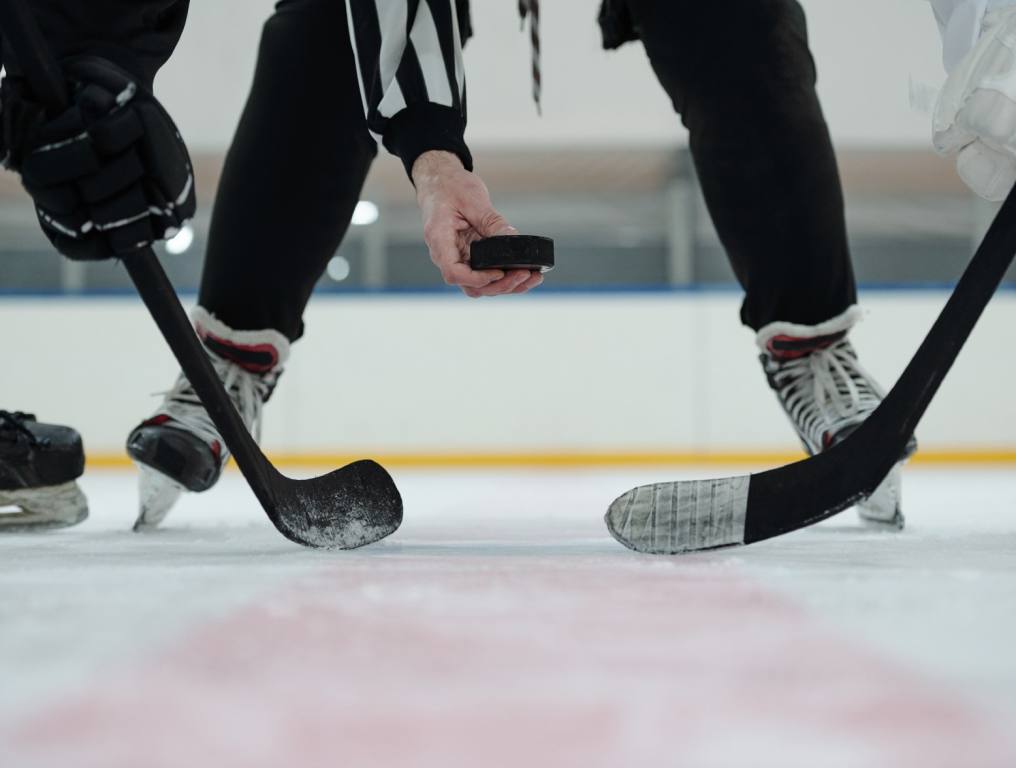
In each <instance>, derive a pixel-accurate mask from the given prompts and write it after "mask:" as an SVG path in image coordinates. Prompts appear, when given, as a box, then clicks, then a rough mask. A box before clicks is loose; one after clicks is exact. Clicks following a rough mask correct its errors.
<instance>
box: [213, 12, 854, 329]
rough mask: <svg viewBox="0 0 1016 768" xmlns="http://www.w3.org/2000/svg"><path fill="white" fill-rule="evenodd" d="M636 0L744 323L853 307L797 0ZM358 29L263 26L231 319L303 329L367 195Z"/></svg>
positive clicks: (315, 21)
mask: <svg viewBox="0 0 1016 768" xmlns="http://www.w3.org/2000/svg"><path fill="white" fill-rule="evenodd" d="M627 2H628V5H629V9H630V11H631V14H632V18H633V20H634V22H635V26H636V27H637V28H638V29H639V32H640V34H641V37H642V41H643V43H644V45H645V47H646V51H647V52H648V54H649V58H650V61H651V62H652V65H653V69H654V70H655V71H656V74H657V76H658V77H659V79H660V82H661V83H662V84H663V87H664V89H665V90H666V91H667V93H668V95H669V96H670V98H671V100H672V101H673V103H674V108H675V109H676V110H677V112H679V113H680V114H681V117H682V119H683V122H684V124H685V126H686V127H687V128H688V130H689V131H690V134H691V152H692V155H693V157H694V159H695V163H696V167H697V169H698V173H699V177H700V181H701V184H702V188H703V191H704V193H705V198H706V202H707V204H708V206H709V210H710V213H711V215H712V217H713V221H714V222H715V224H716V228H717V230H718V231H719V234H720V238H721V239H722V241H723V245H724V247H725V248H726V250H727V253H728V255H729V257H730V260H731V263H732V264H733V267H734V271H735V272H736V274H737V277H738V280H740V282H741V285H742V286H743V287H744V289H745V291H746V294H747V295H746V299H745V302H744V306H743V309H742V319H743V321H744V322H745V324H747V325H749V326H750V327H752V328H755V329H758V328H760V327H762V326H764V325H766V324H767V323H770V322H774V321H783V322H795V323H802V324H816V323H819V322H821V321H823V320H828V319H829V318H831V317H834V316H836V315H838V314H840V313H842V312H843V311H844V310H845V309H846V308H847V307H848V306H849V305H850V304H852V303H853V302H854V301H855V288H854V279H853V274H852V270H851V265H850V258H849V252H848V249H847V237H846V228H845V225H844V219H843V199H842V194H841V191H840V184H839V177H838V173H837V169H836V163H835V158H834V156H833V151H832V146H831V143H830V139H829V134H828V130H827V128H826V125H825V121H824V119H823V117H822V112H821V109H820V107H819V103H818V99H817V96H816V94H815V68H814V63H813V61H812V58H811V54H810V53H809V51H808V45H807V39H806V31H805V21H804V13H803V11H802V10H801V8H800V6H799V5H798V4H797V3H796V2H793V1H792V0H730V1H728V2H724V3H705V4H703V3H697V2H696V3H691V2H688V3H686V2H682V1H681V0H627ZM346 28H347V27H346V21H345V18H344V3H341V2H336V0H283V1H282V2H281V3H279V5H278V10H277V12H276V13H275V15H274V16H273V17H272V18H271V19H270V20H269V21H268V22H267V23H266V25H265V30H264V36H263V39H262V42H261V50H260V56H259V62H258V67H257V73H256V75H255V80H254V85H253V89H252V91H251V95H250V99H249V101H248V103H247V107H246V109H245V111H244V114H243V118H242V119H241V122H240V126H239V128H238V129H237V133H236V138H235V140H234V142H233V145H232V147H231V148H230V151H229V154H228V157H227V160H226V166H225V170H224V173H223V177H222V181H221V185H220V187H219V194H218V199H217V202H216V205H215V209H214V213H213V218H212V228H211V233H210V238H209V244H208V254H207V260H206V263H205V272H204V277H203V281H202V286H201V295H200V301H201V304H202V305H203V306H204V307H206V308H207V309H209V310H210V311H212V312H213V313H215V314H216V315H217V316H219V317H220V318H221V319H222V320H223V321H224V322H226V323H227V324H229V325H231V326H233V327H234V328H238V329H258V328H266V327H271V328H275V329H277V330H279V331H281V332H282V333H284V334H285V335H287V336H288V337H290V338H293V339H295V338H296V337H298V336H299V335H300V334H301V332H302V322H301V317H302V314H303V310H304V307H305V305H306V303H307V300H308V298H309V296H310V292H311V290H312V288H313V287H314V284H315V283H316V281H317V279H318V278H319V277H320V275H321V273H322V271H323V270H324V268H325V266H326V264H327V263H328V260H329V259H330V258H331V256H332V255H333V254H334V252H335V249H336V248H337V247H338V244H339V241H340V240H341V239H342V236H343V235H344V234H345V231H346V228H347V226H348V222H349V219H350V216H351V214H352V211H353V207H354V206H355V205H356V202H357V200H358V198H359V195H360V190H361V187H362V185H363V182H364V179H365V177H366V175H367V171H368V169H369V167H370V163H371V160H372V159H373V157H374V155H375V149H374V146H373V143H372V142H371V140H370V138H369V136H368V133H367V128H366V122H365V120H364V117H363V112H362V107H361V99H360V94H359V90H358V84H357V79H356V72H355V69H354V63H353V54H352V50H351V48H350V45H349V42H348V39H347V38H346V35H345V30H346ZM472 44H473V45H483V39H482V38H480V39H477V40H474V41H473V43H472ZM603 107H604V109H609V108H610V105H609V104H604V105H603ZM632 119H637V117H635V116H633V118H632ZM548 234H553V233H548ZM421 258H422V255H421ZM435 279H437V276H436V275H435Z"/></svg>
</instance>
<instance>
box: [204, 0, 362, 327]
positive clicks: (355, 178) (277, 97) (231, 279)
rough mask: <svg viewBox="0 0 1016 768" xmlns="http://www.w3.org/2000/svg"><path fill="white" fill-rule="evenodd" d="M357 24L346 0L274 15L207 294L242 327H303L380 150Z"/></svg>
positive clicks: (237, 142) (231, 171) (226, 180)
mask: <svg viewBox="0 0 1016 768" xmlns="http://www.w3.org/2000/svg"><path fill="white" fill-rule="evenodd" d="M347 29H348V27H347V25H346V18H345V4H344V3H342V2H341V1H337V0H283V1H282V2H280V3H278V5H277V6H276V11H275V13H274V14H273V15H272V16H271V18H269V20H268V21H267V22H266V23H265V26H264V32H263V34H262V38H261V47H260V50H259V54H258V63H257V69H256V71H255V75H254V84H253V86H252V88H251V93H250V96H249V98H248V101H247V105H246V107H245V108H244V111H243V116H242V117H241V119H240V124H239V126H238V128H237V131H236V136H235V137H234V139H233V143H232V145H231V147H230V149H229V152H228V154H227V157H226V164H225V167H224V169H223V174H222V179H221V181H220V184H219V191H218V195H217V197H216V201H215V207H214V210H213V213H212V223H211V231H210V233H209V239H208V253H207V256H206V260H205V267H204V274H203V275H202V282H201V293H200V298H199V302H200V304H201V306H203V307H204V308H205V309H207V310H208V311H210V312H212V313H213V314H214V315H216V316H217V317H218V318H219V319H220V320H222V321H223V322H225V323H226V324H227V325H228V326H230V327H231V328H234V329H236V330H258V329H264V328H273V329H275V330H277V331H280V332H281V333H283V334H284V335H285V336H287V337H289V338H290V339H296V338H298V337H299V336H300V335H301V334H302V333H303V321H302V316H303V310H304V308H305V306H306V304H307V301H308V299H309V298H310V294H311V291H312V290H313V288H314V285H315V283H316V282H317V280H318V278H319V277H320V276H321V273H322V272H323V271H324V269H325V266H326V265H327V263H328V260H329V259H330V258H331V257H332V255H333V254H334V253H335V250H336V249H337V248H338V245H339V243H340V241H341V240H342V238H343V236H344V235H345V232H346V229H347V228H348V226H349V221H350V218H351V216H352V214H353V208H354V207H355V206H356V203H357V200H358V199H359V196H360V191H361V189H362V187H363V182H364V179H365V178H366V176H367V171H368V170H369V169H370V165H371V161H372V160H373V158H374V156H375V154H376V151H377V150H376V147H375V145H374V142H373V140H372V139H371V138H370V135H369V133H368V131H367V125H366V120H365V118H364V115H363V106H362V101H361V98H360V90H359V83H358V80H357V76H356V69H355V63H354V59H353V52H352V48H351V46H350V43H349V37H348V33H347Z"/></svg>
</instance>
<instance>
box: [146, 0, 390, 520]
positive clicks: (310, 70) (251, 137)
mask: <svg viewBox="0 0 1016 768" xmlns="http://www.w3.org/2000/svg"><path fill="white" fill-rule="evenodd" d="M344 14H345V10H344V4H343V3H341V2H334V0H288V1H287V0H283V2H281V3H279V4H278V6H277V9H276V12H275V13H274V15H273V16H272V17H271V18H270V19H269V20H268V21H267V23H266V24H265V27H264V32H263V36H262V40H261V48H260V51H259V55H258V65H257V70H256V72H255V77H254V84H253V86H252V90H251V94H250V97H249V99H248V101H247V105H246V107H245V108H244V113H243V116H242V118H241V121H240V125H239V127H238V128H237V132H236V136H235V137H234V140H233V144H232V146H231V147H230V150H229V153H228V155H227V159H226V164H225V167H224V169H223V175H222V179H221V182H220V185H219V191H218V196H217V198H216V202H215V207H214V209H213V216H212V225H211V230H210V233H209V242H208V253H207V255H206V260H205V269H204V274H203V277H202V283H201V292H200V296H199V304H200V306H199V308H198V309H197V311H196V314H195V318H194V319H195V326H196V328H197V329H198V332H199V334H200V335H201V337H202V339H203V340H204V341H205V346H206V347H207V348H208V350H209V354H210V356H211V359H212V362H213V364H214V365H215V367H216V369H217V370H218V372H219V374H220V376H221V377H222V379H223V382H224V384H225V385H226V388H227V391H228V392H229V393H230V395H231V397H232V399H233V401H234V403H235V404H236V406H237V410H238V411H239V413H240V415H241V416H242V417H243V419H244V421H245V422H246V423H247V425H248V426H249V427H250V428H251V430H252V432H253V433H254V434H255V436H257V434H258V432H259V427H260V417H261V406H262V404H263V403H264V402H265V401H266V400H267V399H268V397H269V395H270V394H271V392H272V389H273V388H274V386H275V383H276V380H277V379H278V376H279V374H280V373H281V372H282V368H283V365H284V363H285V360H286V357H287V356H288V352H289V342H290V341H292V340H295V339H296V338H298V337H299V336H300V335H301V333H302V331H303V324H302V315H303V310H304V307H305V306H306V304H307V301H308V299H309V297H310V294H311V291H312V290H313V288H314V285H315V283H316V282H317V280H318V278H319V277H320V275H321V273H322V272H323V270H324V268H325V266H326V265H327V263H328V260H329V259H330V258H331V257H332V255H333V254H334V253H335V250H336V248H337V247H338V245H339V242H340V241H341V239H342V237H343V235H344V234H345V231H346V228H347V226H348V224H349V220H350V218H351V216H352V212H353V208H354V207H355V205H356V202H357V200H358V198H359V194H360V190H361V188H362V186H363V182H364V179H365V178H366V175H367V171H368V170H369V167H370V163H371V161H372V159H373V157H374V155H375V153H376V149H375V147H374V143H373V141H372V140H371V139H370V137H369V134H368V132H367V128H366V121H365V120H364V117H363V109H362V103H361V99H360V92H359V85H358V82H357V78H356V70H355V66H354V61H353V54H352V49H351V47H350V45H349V40H348V36H347V32H346V30H347V25H346V20H345V15H344ZM127 448H128V452H129V453H130V455H131V456H132V458H134V459H135V460H136V461H137V462H138V463H139V464H141V466H142V478H141V515H140V517H139V521H138V522H139V525H140V526H142V527H143V526H145V525H154V524H157V523H158V522H159V521H160V520H161V519H162V518H163V517H164V516H165V514H166V512H168V510H169V508H170V507H171V506H172V504H173V502H174V501H175V500H176V498H177V496H178V495H179V493H180V492H181V491H182V490H184V489H189V490H192V491H202V490H206V489H208V488H210V487H211V486H212V485H214V484H215V482H216V481H217V480H218V477H219V474H220V472H221V469H222V467H223V466H224V465H225V463H226V461H227V460H228V458H229V456H228V453H227V451H226V449H225V445H224V443H223V442H222V440H221V438H220V436H219V434H218V432H217V430H216V429H215V427H214V425H213V424H212V423H211V420H210V419H209V418H208V415H207V413H206V412H205V410H204V408H203V407H202V406H201V404H200V402H199V400H198V398H197V397H196V395H195V394H194V392H193V390H192V389H191V388H190V385H189V383H188V382H187V380H186V379H185V378H183V377H182V376H181V378H180V379H179V380H178V381H177V384H176V385H175V386H174V387H173V389H172V390H171V391H170V392H169V393H168V394H167V396H166V398H165V400H164V401H163V403H162V406H161V407H160V408H159V410H158V411H157V412H156V413H155V414H154V415H153V416H152V417H151V418H149V419H148V420H146V421H145V422H144V423H143V424H141V425H140V426H139V427H138V428H137V429H135V430H134V431H133V432H132V433H131V435H130V437H129V438H128V446H127Z"/></svg>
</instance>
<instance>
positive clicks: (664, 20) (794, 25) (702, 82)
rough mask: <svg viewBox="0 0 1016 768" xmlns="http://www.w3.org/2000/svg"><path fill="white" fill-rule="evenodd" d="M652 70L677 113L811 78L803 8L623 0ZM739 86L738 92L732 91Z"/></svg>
mask: <svg viewBox="0 0 1016 768" xmlns="http://www.w3.org/2000/svg"><path fill="white" fill-rule="evenodd" d="M625 1H626V2H627V4H628V7H629V9H630V11H631V14H632V19H633V21H634V23H635V26H636V27H637V28H638V30H639V36H640V38H641V40H642V43H643V45H644V46H645V49H646V53H647V55H648V57H649V60H650V63H651V64H652V66H653V70H654V71H655V72H656V75H657V77H658V78H659V80H660V83H661V85H663V87H664V89H665V90H666V92H667V94H668V95H669V96H670V98H671V100H672V101H673V103H674V108H675V109H676V110H677V111H678V112H679V113H682V114H683V113H684V111H685V109H686V108H687V107H688V106H689V102H691V104H692V105H696V104H698V103H706V104H708V103H714V102H716V101H718V100H719V101H722V102H723V103H725V105H726V106H727V107H728V108H733V107H736V105H737V103H741V104H746V103H750V102H754V101H756V99H759V98H761V96H762V92H765V93H767V94H768V95H771V94H772V92H773V91H774V90H776V88H777V86H778V85H779V84H784V85H786V84H790V85H792V86H794V90H797V89H798V88H800V87H802V86H803V87H811V86H813V85H814V80H815V69H814V62H813V60H812V58H811V54H810V52H809V50H808V41H807V25H806V22H805V15H804V10H803V9H802V8H801V6H800V4H799V3H797V2H796V0H726V1H725V2H713V0H694V1H693V0H625ZM735 93H742V94H743V97H742V98H740V99H733V98H731V97H732V96H733V94H735Z"/></svg>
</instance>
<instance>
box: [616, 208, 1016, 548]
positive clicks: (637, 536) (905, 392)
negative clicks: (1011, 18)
mask: <svg viewBox="0 0 1016 768" xmlns="http://www.w3.org/2000/svg"><path fill="white" fill-rule="evenodd" d="M1014 255H1016V191H1014V192H1010V193H1009V197H1008V198H1007V199H1006V201H1005V203H1004V204H1003V206H1002V209H1001V211H999V213H998V215H997V216H996V217H995V221H994V222H993V223H992V225H991V228H990V229H989V230H988V233H987V235H985V237H984V240H983V241H982V242H981V246H980V247H979V248H978V249H977V253H976V254H974V258H973V259H972V260H971V262H970V264H969V265H968V266H967V268H966V271H965V272H964V273H963V276H962V277H961V278H960V281H959V283H958V284H957V285H956V288H955V290H954V291H953V293H952V296H950V297H949V301H948V302H947V303H946V305H945V308H944V309H943V310H942V312H941V314H940V315H939V316H938V319H937V320H936V321H935V324H934V325H933V326H932V328H931V330H930V331H929V332H928V335H927V337H926V338H925V339H924V342H923V343H922V344H921V346H920V348H919V349H918V350H917V353H916V354H915V355H914V357H913V359H912V360H911V361H910V364H909V365H907V368H906V370H905V371H904V372H903V375H902V376H900V378H899V381H897V382H896V386H894V387H893V388H892V391H890V392H889V394H888V395H887V396H886V398H885V400H884V401H883V402H882V404H881V405H880V406H879V407H878V408H877V409H876V410H875V411H874V413H872V414H871V415H870V416H869V417H868V418H867V420H865V422H864V423H863V424H862V425H861V426H860V427H859V428H858V429H857V430H856V431H855V432H854V433H853V434H852V435H850V437H848V438H847V439H846V440H844V441H843V442H842V443H840V444H838V445H836V446H834V447H833V448H832V449H830V450H828V451H825V452H823V453H820V454H818V455H816V456H813V457H811V458H809V459H804V460H802V461H798V462H796V463H794V464H789V465H787V466H785V467H780V468H778V469H772V470H769V471H768V472H762V473H760V474H757V475H741V476H739V477H728V478H722V479H715V480H685V481H677V482H670V483H657V484H655V485H645V486H641V487H639V488H633V489H632V490H630V491H628V492H627V493H625V494H624V495H622V496H620V497H619V498H617V499H616V500H615V501H614V502H613V503H612V504H611V505H610V508H609V509H608V510H607V514H606V516H605V520H606V522H607V528H609V529H610V532H611V534H613V536H614V538H616V539H617V540H618V541H620V542H621V543H622V544H624V545H625V546H627V547H630V548H631V549H635V550H638V551H639V552H649V553H653V554H677V553H680V552H693V551H696V550H701V549H713V548H716V547H727V546H737V545H740V544H751V543H753V542H756V541H762V540H763V539H768V538H771V537H773V536H779V535H780V534H784V533H789V532H790V531H796V530H797V529H798V528H803V527H805V526H808V525H811V524H812V523H816V522H818V521H819V520H824V519H826V518H828V517H832V516H833V515H835V514H836V513H837V512H841V511H843V510H844V509H846V508H847V507H849V506H851V505H853V504H854V503H856V502H857V501H859V500H860V499H862V498H865V497H866V496H869V495H870V494H871V493H873V492H874V490H875V489H876V488H877V487H878V485H879V484H880V483H881V482H882V480H883V479H884V478H885V476H886V475H887V474H888V473H889V471H890V470H891V469H892V467H893V465H894V464H895V463H896V462H897V461H898V460H899V458H900V456H901V455H902V454H903V451H904V447H905V446H906V443H907V440H908V439H909V438H910V436H911V435H912V434H913V433H914V430H915V429H916V428H917V423H918V422H919V421H920V420H921V417H922V416H923V415H924V411H925V409H926V408H927V407H928V404H929V403H930V402H931V399H932V397H934V395H935V392H937V391H938V387H939V385H940V384H941V383H942V380H943V379H944V378H945V376H946V374H947V373H948V372H949V369H950V368H951V367H952V364H953V362H954V361H955V360H956V356H957V355H958V354H959V351H960V349H961V348H962V347H963V344H964V343H965V342H966V340H967V337H968V336H969V335H970V332H971V331H972V330H973V328H974V325H975V324H976V323H977V320H978V318H980V316H981V313H982V312H983V311H984V308H985V307H986V306H987V304H988V302H989V301H990V300H991V297H992V295H994V293H995V290H996V289H997V288H998V285H999V283H1001V282H1002V278H1003V277H1004V276H1005V273H1006V270H1007V269H1008V268H1009V265H1010V264H1011V263H1012V261H1013V256H1014Z"/></svg>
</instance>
